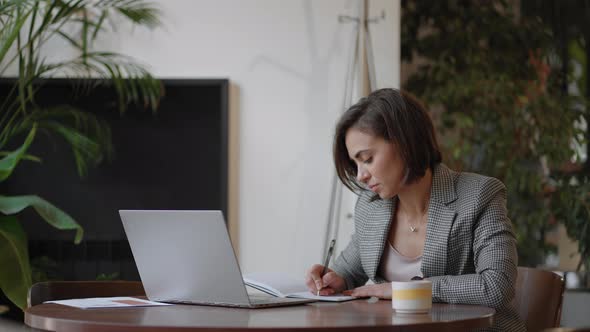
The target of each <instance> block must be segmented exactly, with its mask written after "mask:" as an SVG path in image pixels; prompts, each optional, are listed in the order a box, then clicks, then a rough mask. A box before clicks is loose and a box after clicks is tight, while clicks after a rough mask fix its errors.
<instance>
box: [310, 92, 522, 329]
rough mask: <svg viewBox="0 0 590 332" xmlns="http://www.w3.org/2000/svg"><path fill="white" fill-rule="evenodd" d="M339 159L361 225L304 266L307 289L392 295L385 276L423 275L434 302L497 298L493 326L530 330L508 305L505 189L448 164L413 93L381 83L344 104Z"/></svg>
mask: <svg viewBox="0 0 590 332" xmlns="http://www.w3.org/2000/svg"><path fill="white" fill-rule="evenodd" d="M334 161H335V163H336V170H337V173H338V176H339V178H340V180H341V181H342V182H343V183H344V184H345V185H346V186H347V187H348V188H350V189H351V190H353V191H357V192H358V193H359V198H358V201H357V204H356V208H355V233H354V234H353V236H352V240H351V241H350V243H349V244H348V246H347V247H346V248H345V249H344V250H343V251H342V253H341V254H340V256H339V257H338V258H337V259H336V261H335V262H334V264H333V269H329V270H328V272H327V273H326V274H325V275H324V276H322V277H320V274H321V271H322V269H323V266H322V265H314V266H313V267H312V268H311V269H310V270H309V271H308V273H307V277H306V283H307V287H308V288H309V290H310V291H311V292H313V293H316V292H317V290H320V294H322V295H330V294H334V293H340V292H343V293H344V294H348V295H352V296H358V297H363V296H376V297H379V298H383V299H390V298H391V285H390V283H388V282H387V281H399V280H410V279H411V278H412V277H416V276H417V277H423V278H427V279H428V280H431V281H432V296H433V301H434V302H447V303H463V304H478V305H485V306H488V307H492V308H495V309H496V311H497V314H496V318H495V322H496V323H495V324H494V326H493V329H499V330H504V331H518V330H524V324H523V322H522V321H520V320H519V318H518V315H517V313H516V311H515V309H514V308H513V306H512V305H511V300H512V298H513V297H514V283H515V280H516V274H517V270H516V266H517V253H516V240H515V237H514V233H513V231H512V226H511V223H510V220H509V219H508V216H507V211H506V188H505V187H504V185H503V184H502V183H501V182H500V181H498V180H497V179H494V178H490V177H485V176H481V175H477V174H473V173H462V172H455V171H453V170H451V169H449V168H447V167H446V166H445V165H444V164H442V163H441V161H442V158H441V153H440V151H439V147H438V143H437V140H436V136H435V132H434V128H433V125H432V121H431V120H430V117H429V116H428V113H427V112H426V110H425V108H424V107H423V106H422V105H421V104H420V103H419V102H418V101H417V100H416V99H415V98H414V97H413V96H411V95H409V94H407V93H405V92H400V91H398V90H394V89H381V90H377V91H375V92H373V93H371V94H370V95H369V96H368V97H366V98H363V99H361V100H360V101H359V102H358V103H357V104H355V105H353V106H352V107H351V108H350V109H348V110H347V111H346V112H345V113H344V114H343V115H342V117H341V118H340V121H339V122H338V125H337V126H336V133H335V137H334ZM369 279H370V280H372V281H373V282H374V283H375V284H372V285H365V283H366V282H367V280H369Z"/></svg>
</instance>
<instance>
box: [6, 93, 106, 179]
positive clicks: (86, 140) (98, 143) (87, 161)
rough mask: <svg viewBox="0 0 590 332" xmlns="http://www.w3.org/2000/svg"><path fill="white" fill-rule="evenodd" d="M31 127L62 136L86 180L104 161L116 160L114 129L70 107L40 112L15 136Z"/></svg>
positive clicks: (25, 123) (38, 110)
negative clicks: (89, 172)
mask: <svg viewBox="0 0 590 332" xmlns="http://www.w3.org/2000/svg"><path fill="white" fill-rule="evenodd" d="M31 124H36V125H37V126H38V128H39V130H43V131H46V132H50V133H53V134H56V135H58V136H59V137H61V138H62V139H64V140H65V141H66V142H67V143H68V145H69V146H70V147H71V148H72V152H73V154H74V158H75V162H76V168H77V170H78V174H79V175H80V176H82V177H83V176H85V175H86V174H87V173H88V169H89V168H90V167H92V166H95V165H97V164H98V163H100V162H101V161H102V160H104V159H107V160H110V159H112V156H113V146H112V138H111V130H110V127H109V126H108V124H107V123H106V122H105V121H104V120H101V119H99V118H98V117H96V116H95V115H94V114H92V113H89V112H84V111H82V110H79V109H77V108H74V107H71V106H68V105H63V106H58V107H53V108H49V109H36V110H35V111H34V112H32V113H31V115H30V116H28V117H26V118H25V119H24V120H23V121H22V122H21V123H20V124H19V126H18V127H16V128H15V132H14V133H13V134H14V135H19V134H20V133H21V132H23V131H26V130H27V128H28V127H29V126H31Z"/></svg>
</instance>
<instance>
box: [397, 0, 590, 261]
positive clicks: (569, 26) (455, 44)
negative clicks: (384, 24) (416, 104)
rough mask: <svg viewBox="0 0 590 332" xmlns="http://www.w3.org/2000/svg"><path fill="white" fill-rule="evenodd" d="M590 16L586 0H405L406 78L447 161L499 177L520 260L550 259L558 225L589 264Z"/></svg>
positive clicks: (457, 167) (404, 54)
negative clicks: (551, 236)
mask: <svg viewBox="0 0 590 332" xmlns="http://www.w3.org/2000/svg"><path fill="white" fill-rule="evenodd" d="M588 22H590V1H585V0H572V1H540V0H522V1H500V0H496V1H472V0H469V1H458V0H452V1H436V2H433V1H416V0H409V1H402V23H401V28H402V36H401V37H402V60H403V62H404V63H405V64H406V65H408V66H406V68H410V70H409V71H407V72H406V73H404V72H402V79H403V81H402V84H403V88H405V89H407V90H409V91H410V92H412V93H414V94H416V95H417V96H418V97H419V98H421V99H422V100H423V101H424V102H425V103H426V104H427V105H428V106H429V108H430V109H431V110H432V115H433V117H434V119H435V121H436V123H437V125H438V127H439V128H438V129H439V133H441V136H442V137H441V142H442V145H443V149H444V151H445V154H444V155H445V160H444V161H445V163H447V164H449V165H450V166H451V167H453V168H455V169H459V170H463V171H474V172H477V173H482V174H487V175H490V176H494V177H497V178H499V179H501V180H502V181H503V182H504V183H505V184H506V187H507V189H508V209H509V216H510V218H511V220H512V222H513V224H514V227H515V230H516V234H517V240H518V246H519V265H523V266H539V265H544V264H545V263H546V257H547V255H548V254H550V253H552V252H555V250H556V248H555V245H554V244H552V243H549V242H547V241H546V234H547V233H548V232H550V231H552V230H554V228H555V226H556V225H557V224H559V223H562V224H563V225H565V227H566V229H567V233H568V235H569V236H570V237H571V238H572V239H574V240H577V241H578V251H579V253H580V254H581V260H580V262H579V264H578V265H577V269H578V270H580V269H581V268H583V267H584V265H586V264H588V263H589V260H588V256H589V249H590V248H589V246H590V229H589V228H588V223H589V219H590V201H589V199H588V191H589V189H590V180H589V178H588V174H589V170H590V167H589V166H590V163H589V161H588V157H587V156H588V144H587V139H588V133H589V131H588V128H587V123H588V116H589V113H588V100H589V98H590V87H589V85H588V83H587V78H588V77H589V75H588V73H589V67H588V62H589V61H588V59H589V50H588V43H589V42H590V24H588ZM403 67H404V66H402V68H403ZM404 75H405V76H406V77H405V79H404ZM586 270H587V269H586Z"/></svg>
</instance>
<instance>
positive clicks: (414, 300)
mask: <svg viewBox="0 0 590 332" xmlns="http://www.w3.org/2000/svg"><path fill="white" fill-rule="evenodd" d="M391 306H392V307H393V309H394V310H395V311H396V312H400V313H415V314H420V313H426V312H428V311H429V310H430V308H432V282H431V281H430V280H416V281H392V282H391Z"/></svg>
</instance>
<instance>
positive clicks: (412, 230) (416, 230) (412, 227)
mask: <svg viewBox="0 0 590 332" xmlns="http://www.w3.org/2000/svg"><path fill="white" fill-rule="evenodd" d="M427 212H428V209H426V211H424V213H423V214H422V217H420V219H424V216H425V215H426V213H427ZM408 224H410V225H409V227H410V232H412V233H416V232H418V230H420V226H421V223H420V222H419V223H418V226H414V224H411V223H410V222H409V221H408Z"/></svg>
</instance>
